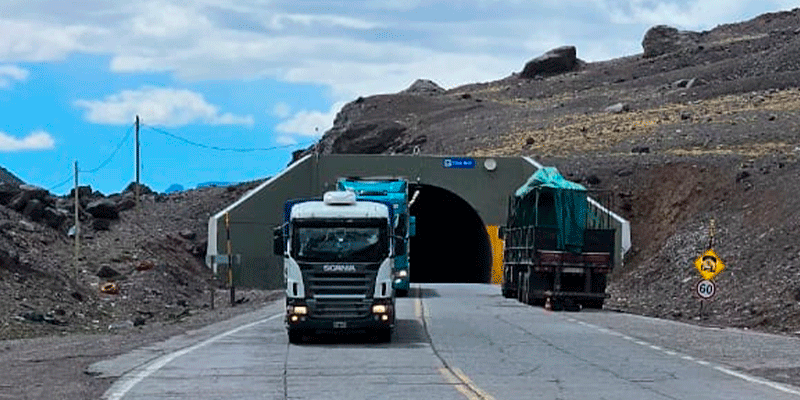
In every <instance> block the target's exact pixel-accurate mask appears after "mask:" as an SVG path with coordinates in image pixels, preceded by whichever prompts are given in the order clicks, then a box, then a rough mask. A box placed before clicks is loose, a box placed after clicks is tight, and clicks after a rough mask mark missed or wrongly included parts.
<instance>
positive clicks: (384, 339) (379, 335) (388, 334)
mask: <svg viewBox="0 0 800 400" xmlns="http://www.w3.org/2000/svg"><path fill="white" fill-rule="evenodd" d="M375 341H376V342H377V343H390V342H391V341H392V330H391V329H390V328H386V329H381V330H379V331H377V332H375Z"/></svg>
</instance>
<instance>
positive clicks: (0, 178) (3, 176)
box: [0, 167, 25, 185]
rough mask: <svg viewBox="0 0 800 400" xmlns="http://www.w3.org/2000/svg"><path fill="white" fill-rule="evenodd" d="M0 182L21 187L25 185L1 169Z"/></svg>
mask: <svg viewBox="0 0 800 400" xmlns="http://www.w3.org/2000/svg"><path fill="white" fill-rule="evenodd" d="M0 182H5V183H9V184H12V185H22V184H24V183H25V182H23V181H22V179H19V178H17V177H16V176H15V175H14V174H12V173H11V172H9V171H8V170H7V169H5V168H3V167H0Z"/></svg>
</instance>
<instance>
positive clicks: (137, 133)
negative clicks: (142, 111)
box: [134, 115, 139, 209]
mask: <svg viewBox="0 0 800 400" xmlns="http://www.w3.org/2000/svg"><path fill="white" fill-rule="evenodd" d="M134 190H135V191H134V193H135V195H136V208H137V209H138V208H139V116H138V115H137V116H136V188H135V189H134Z"/></svg>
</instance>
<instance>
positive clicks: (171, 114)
mask: <svg viewBox="0 0 800 400" xmlns="http://www.w3.org/2000/svg"><path fill="white" fill-rule="evenodd" d="M74 104H75V106H77V107H79V108H82V109H85V110H86V113H85V114H84V118H85V119H86V120H87V121H89V122H93V123H96V124H111V125H116V124H118V125H122V124H129V123H131V121H133V119H134V117H135V116H136V115H139V116H140V117H141V118H142V120H143V121H144V122H145V123H149V124H157V125H164V126H183V125H188V124H193V123H204V124H211V125H252V124H253V117H252V116H249V115H247V116H240V115H234V114H231V113H222V114H221V113H220V112H219V109H218V108H217V106H215V105H213V104H210V103H208V102H207V101H206V99H205V98H204V97H203V95H202V94H200V93H196V92H193V91H191V90H186V89H171V88H157V87H150V86H145V87H143V88H141V89H139V90H123V91H122V92H120V93H117V94H113V95H110V96H107V97H106V98H105V99H103V100H77V101H75V103H74Z"/></svg>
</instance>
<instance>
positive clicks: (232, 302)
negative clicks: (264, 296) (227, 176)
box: [225, 213, 236, 307]
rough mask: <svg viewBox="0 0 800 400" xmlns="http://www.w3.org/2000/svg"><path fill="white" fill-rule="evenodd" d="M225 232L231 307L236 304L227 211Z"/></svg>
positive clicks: (227, 214) (229, 219)
mask: <svg viewBox="0 0 800 400" xmlns="http://www.w3.org/2000/svg"><path fill="white" fill-rule="evenodd" d="M225 233H226V235H227V246H228V285H229V286H230V288H231V307H233V306H235V305H236V287H235V286H234V284H233V255H232V254H231V253H232V251H231V218H230V214H229V213H225Z"/></svg>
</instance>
